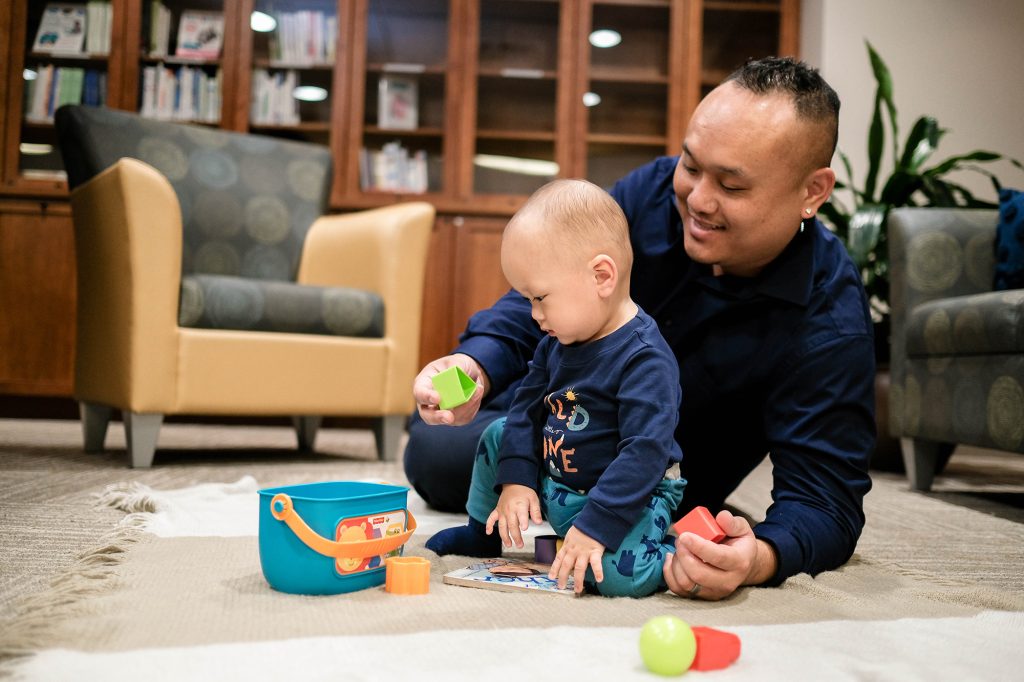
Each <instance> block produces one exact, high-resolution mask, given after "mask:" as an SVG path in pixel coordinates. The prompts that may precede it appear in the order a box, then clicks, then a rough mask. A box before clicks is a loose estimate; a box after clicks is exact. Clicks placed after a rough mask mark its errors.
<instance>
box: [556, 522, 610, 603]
mask: <svg viewBox="0 0 1024 682" xmlns="http://www.w3.org/2000/svg"><path fill="white" fill-rule="evenodd" d="M602 556H604V545H602V544H601V543H600V542H598V541H597V540H595V539H594V538H592V537H590V536H589V535H587V534H586V533H584V532H583V531H581V530H579V529H578V528H576V526H573V527H572V528H570V529H569V532H568V533H566V534H565V541H564V542H563V543H562V549H560V550H558V554H556V555H555V561H554V563H553V564H551V571H549V572H548V577H549V578H551V579H552V580H555V579H557V580H558V589H564V588H565V584H566V583H567V582H568V580H569V573H570V572H571V573H572V577H573V581H574V582H575V589H576V592H582V591H583V578H584V577H585V576H586V574H587V566H588V565H589V566H590V567H591V568H593V569H594V580H596V581H597V582H601V581H602V580H604V568H603V567H602V566H601V557H602Z"/></svg>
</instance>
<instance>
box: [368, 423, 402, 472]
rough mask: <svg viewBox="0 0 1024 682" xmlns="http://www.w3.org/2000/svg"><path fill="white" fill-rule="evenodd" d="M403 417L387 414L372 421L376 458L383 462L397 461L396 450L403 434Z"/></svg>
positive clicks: (397, 453) (397, 454)
mask: <svg viewBox="0 0 1024 682" xmlns="http://www.w3.org/2000/svg"><path fill="white" fill-rule="evenodd" d="M405 420H406V417H405V415H401V414H389V415H387V416H384V417H378V418H376V419H374V420H373V436H374V438H375V439H376V440H377V456H378V457H379V458H380V459H381V460H383V461H385V462H394V461H397V460H398V456H399V454H400V453H399V452H398V448H399V446H400V445H401V444H402V434H403V433H404V432H405Z"/></svg>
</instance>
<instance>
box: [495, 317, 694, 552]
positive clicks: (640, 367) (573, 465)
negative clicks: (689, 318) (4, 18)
mask: <svg viewBox="0 0 1024 682" xmlns="http://www.w3.org/2000/svg"><path fill="white" fill-rule="evenodd" d="M529 367H530V368H529V372H528V373H527V375H526V378H525V379H524V380H523V382H522V383H521V384H520V385H519V388H518V389H517V390H516V393H515V399H514V400H513V401H512V407H511V409H510V410H509V415H508V420H507V421H506V422H505V429H504V431H503V433H502V441H501V452H500V454H499V456H498V477H497V479H496V482H497V484H498V485H499V486H500V484H502V483H518V484H520V485H525V486H529V487H531V488H533V489H534V490H537V482H538V473H539V472H540V471H543V472H544V474H545V475H547V476H550V477H552V478H553V479H554V480H556V481H558V482H559V483H561V484H563V485H565V486H568V487H569V488H572V489H573V490H576V491H578V492H580V493H582V494H586V495H587V497H588V500H587V503H586V505H585V506H584V507H583V511H582V512H580V515H579V517H578V518H577V519H576V521H575V522H574V524H573V525H574V526H576V527H577V528H578V529H579V530H581V531H582V532H584V533H586V534H587V535H589V536H590V537H592V538H594V539H595V540H597V541H598V542H600V543H601V544H602V545H604V546H605V547H606V548H607V549H609V550H612V551H615V550H617V549H618V548H619V545H620V544H621V543H622V540H623V538H624V537H625V536H626V534H627V533H629V531H630V529H632V528H633V526H635V525H636V524H637V522H639V520H640V517H641V516H642V515H643V512H644V508H645V507H646V506H647V503H648V502H649V501H650V498H651V493H652V492H654V488H655V487H656V486H657V485H658V483H660V482H661V480H662V479H663V478H664V477H665V470H666V469H667V468H668V467H669V466H670V465H672V464H675V463H677V462H679V460H680V458H681V456H682V454H681V452H680V450H679V445H678V444H677V443H676V442H675V439H674V438H675V430H676V424H677V423H678V421H679V393H680V391H679V367H678V366H677V365H676V359H675V356H674V355H673V354H672V351H671V350H670V349H669V347H668V344H666V343H665V339H664V338H663V337H662V336H661V333H660V332H659V331H658V327H657V325H656V324H655V323H654V320H652V319H651V318H650V317H649V316H648V315H647V314H646V313H645V312H644V311H643V310H640V311H639V312H638V313H637V315H636V316H635V317H634V318H633V319H632V320H630V321H629V322H627V323H626V324H625V325H623V326H622V327H620V328H618V329H617V330H615V331H614V332H612V333H611V334H609V335H608V336H605V337H603V338H600V339H597V340H596V341H591V342H589V343H583V344H572V345H568V346H567V345H563V344H561V343H559V342H558V340H557V339H555V338H553V337H550V336H548V337H545V338H544V339H542V340H541V342H540V345H538V346H537V352H536V354H535V355H534V357H533V360H532V361H531V362H530V366H529ZM538 492H539V491H538Z"/></svg>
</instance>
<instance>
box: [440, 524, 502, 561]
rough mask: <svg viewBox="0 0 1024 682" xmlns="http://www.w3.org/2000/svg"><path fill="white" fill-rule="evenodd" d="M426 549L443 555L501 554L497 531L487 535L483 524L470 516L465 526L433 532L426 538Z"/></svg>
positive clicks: (475, 555)
mask: <svg viewBox="0 0 1024 682" xmlns="http://www.w3.org/2000/svg"><path fill="white" fill-rule="evenodd" d="M426 547H427V549H429V550H430V551H432V552H434V553H436V554H438V555H439V556H444V555H445V554H460V555H462V556H473V557H495V556H501V536H499V535H498V533H497V531H495V532H494V533H493V534H491V535H488V534H487V530H486V527H485V526H484V524H482V523H480V522H479V521H477V520H476V519H474V518H473V517H472V516H471V517H469V523H468V524H467V525H465V526H456V527H454V528H446V529H444V530H442V531H438V532H437V533H434V535H432V536H431V537H430V539H429V540H427V543H426Z"/></svg>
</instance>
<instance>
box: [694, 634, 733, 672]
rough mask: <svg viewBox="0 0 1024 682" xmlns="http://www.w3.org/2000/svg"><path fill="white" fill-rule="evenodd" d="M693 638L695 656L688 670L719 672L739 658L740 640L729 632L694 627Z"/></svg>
mask: <svg viewBox="0 0 1024 682" xmlns="http://www.w3.org/2000/svg"><path fill="white" fill-rule="evenodd" d="M691 629H692V630H693V636H694V637H695V638H696V639H697V655H696V656H695V657H694V659H693V663H692V664H691V665H690V670H721V669H722V668H728V667H729V666H730V665H731V664H732V662H733V661H735V660H736V659H737V658H739V657H740V638H739V636H738V635H734V634H733V633H731V632H723V631H722V630H715V629H714V628H706V627H695V628H691Z"/></svg>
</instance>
